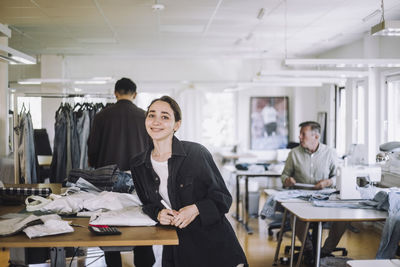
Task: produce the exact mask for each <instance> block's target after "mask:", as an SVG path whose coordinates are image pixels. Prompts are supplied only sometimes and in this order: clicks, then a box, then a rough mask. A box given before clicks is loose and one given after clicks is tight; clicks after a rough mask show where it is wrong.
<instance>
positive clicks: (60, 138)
mask: <svg viewBox="0 0 400 267" xmlns="http://www.w3.org/2000/svg"><path fill="white" fill-rule="evenodd" d="M102 108H104V105H103V104H102V103H96V104H93V103H88V102H84V103H77V104H75V105H74V106H72V105H70V104H69V103H62V104H61V105H60V107H59V108H58V110H57V111H56V115H55V118H56V122H55V125H54V134H55V135H54V153H53V159H52V162H51V166H50V173H51V174H50V181H51V182H54V183H62V182H63V181H64V180H65V179H66V178H67V177H68V175H69V172H70V171H71V170H72V169H89V166H88V163H87V162H88V160H87V139H88V137H89V133H90V128H91V122H92V119H93V118H94V115H95V114H96V113H97V112H99V111H100V110H101V109H102Z"/></svg>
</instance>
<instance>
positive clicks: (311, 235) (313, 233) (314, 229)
mask: <svg viewBox="0 0 400 267" xmlns="http://www.w3.org/2000/svg"><path fill="white" fill-rule="evenodd" d="M281 225H282V217H280V218H279V217H278V218H276V220H274V221H272V222H271V223H270V224H269V225H268V235H269V236H272V235H273V232H272V230H273V229H278V228H279V229H280V228H281ZM322 227H323V229H329V228H330V224H329V223H324V224H323V226H322ZM291 230H292V228H291V225H290V220H289V219H286V221H285V225H284V227H283V233H285V232H287V231H291ZM309 230H311V232H310V231H309V233H308V236H309V238H311V240H312V243H313V247H314V250H315V246H316V243H317V233H318V230H317V224H316V223H311V224H310V227H309ZM283 233H282V235H283ZM279 235H280V232H278V234H277V236H278V237H279ZM278 242H279V241H278ZM290 249H291V246H290V245H288V246H285V250H284V251H285V254H288V253H289V252H290ZM300 249H301V247H300V246H295V247H294V251H300ZM337 251H340V252H341V254H342V256H347V254H348V251H347V249H346V248H341V247H337V248H335V249H334V250H333V252H337ZM314 253H315V251H314ZM277 256H278V255H276V256H275V257H277ZM276 259H277V258H276ZM280 260H281V263H282V264H287V263H288V259H287V258H281V259H280ZM274 266H276V264H275V265H274Z"/></svg>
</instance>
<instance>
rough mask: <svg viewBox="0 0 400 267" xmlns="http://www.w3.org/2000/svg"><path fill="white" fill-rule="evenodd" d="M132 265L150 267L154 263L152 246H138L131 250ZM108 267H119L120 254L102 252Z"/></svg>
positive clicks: (120, 263)
mask: <svg viewBox="0 0 400 267" xmlns="http://www.w3.org/2000/svg"><path fill="white" fill-rule="evenodd" d="M133 253H134V255H133V258H134V261H133V263H134V264H135V267H152V266H153V264H154V263H155V262H156V260H155V258H154V253H153V247H152V246H138V247H134V248H133ZM104 255H105V258H106V264H107V266H108V267H121V266H122V262H121V253H120V252H119V251H104Z"/></svg>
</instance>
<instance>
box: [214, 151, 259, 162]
mask: <svg viewBox="0 0 400 267" xmlns="http://www.w3.org/2000/svg"><path fill="white" fill-rule="evenodd" d="M217 154H218V155H219V156H220V157H221V158H222V164H225V163H227V162H229V161H232V162H233V165H235V164H236V161H237V160H238V159H239V158H255V157H257V156H256V155H254V154H250V153H235V152H228V151H226V152H218V153H217Z"/></svg>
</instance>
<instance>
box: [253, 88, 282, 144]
mask: <svg viewBox="0 0 400 267" xmlns="http://www.w3.org/2000/svg"><path fill="white" fill-rule="evenodd" d="M288 106H289V101H288V97H287V96H279V97H276V96H271V97H270V96H263V97H251V98H250V149H251V150H273V149H279V148H286V146H287V144H288V141H289V116H288V113H289V108H288Z"/></svg>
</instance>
